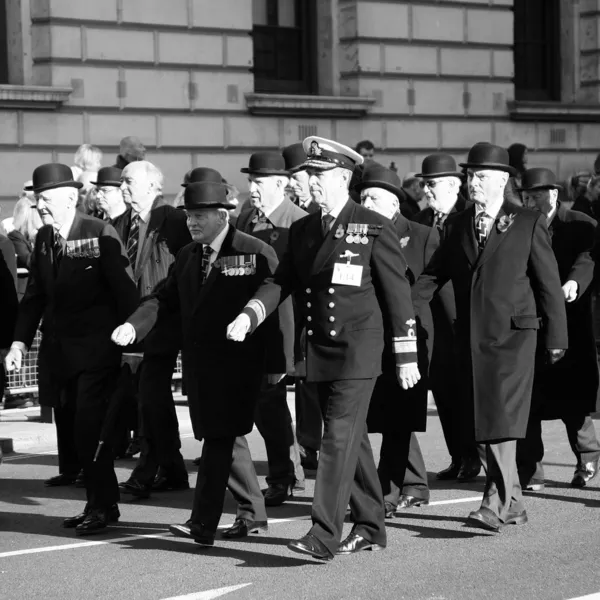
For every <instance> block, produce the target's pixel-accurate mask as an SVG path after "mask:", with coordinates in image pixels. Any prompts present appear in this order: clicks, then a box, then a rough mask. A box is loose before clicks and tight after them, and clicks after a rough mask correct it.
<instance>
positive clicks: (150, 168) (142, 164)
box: [123, 160, 165, 192]
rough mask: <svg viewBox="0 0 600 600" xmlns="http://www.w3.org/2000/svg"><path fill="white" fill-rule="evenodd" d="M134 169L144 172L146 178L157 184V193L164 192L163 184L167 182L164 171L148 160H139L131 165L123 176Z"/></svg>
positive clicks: (125, 169) (126, 168)
mask: <svg viewBox="0 0 600 600" xmlns="http://www.w3.org/2000/svg"><path fill="white" fill-rule="evenodd" d="M132 169H140V170H142V171H143V172H144V175H145V177H146V178H147V179H148V180H149V181H150V182H152V183H154V184H155V187H156V190H157V192H162V189H163V183H164V180H165V177H164V175H163V174H162V171H161V170H160V169H159V168H158V167H157V166H156V165H154V164H152V163H151V162H150V161H147V160H137V161H135V162H131V163H129V164H128V165H127V166H126V167H125V168H124V169H123V174H125V173H126V172H127V171H130V170H132Z"/></svg>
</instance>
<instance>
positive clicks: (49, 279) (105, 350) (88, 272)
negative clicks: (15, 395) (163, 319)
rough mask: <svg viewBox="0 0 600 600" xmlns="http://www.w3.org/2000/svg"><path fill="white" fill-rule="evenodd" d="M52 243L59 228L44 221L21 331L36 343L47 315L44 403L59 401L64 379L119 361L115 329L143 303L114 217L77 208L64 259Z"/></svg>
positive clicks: (19, 336) (21, 337)
mask: <svg viewBox="0 0 600 600" xmlns="http://www.w3.org/2000/svg"><path fill="white" fill-rule="evenodd" d="M53 246H54V229H53V227H52V226H50V225H45V226H43V227H42V228H41V229H40V230H39V231H38V233H37V236H36V239H35V247H34V250H33V254H32V258H31V264H30V268H29V279H28V281H27V289H26V290H25V295H24V296H23V299H22V300H21V303H20V305H19V316H18V320H17V325H16V329H15V338H14V339H15V341H19V342H23V343H24V344H25V345H26V346H27V347H30V346H31V343H32V342H33V339H34V337H35V333H36V330H37V328H38V326H39V324H40V321H42V326H41V328H40V329H41V332H42V342H41V345H40V350H39V359H38V367H39V386H40V404H42V405H44V406H57V405H58V402H59V398H58V396H57V391H58V390H57V387H60V386H57V385H56V382H57V381H66V380H67V379H69V378H71V377H74V376H77V375H79V374H80V373H81V372H84V371H89V370H97V369H102V368H105V367H110V366H113V365H115V364H116V365H117V366H118V364H119V361H120V357H121V350H120V349H119V347H118V346H116V345H115V344H113V342H112V341H111V339H110V336H111V334H112V332H113V331H114V329H115V328H116V327H118V326H119V325H120V324H121V323H123V321H124V320H125V319H126V318H127V316H128V315H129V314H131V312H132V310H134V309H135V307H136V306H137V304H138V292H137V289H136V286H135V284H134V282H133V280H132V278H131V269H130V268H129V261H128V259H127V255H126V252H125V249H124V247H123V244H122V243H121V241H120V240H119V237H118V235H117V232H116V231H115V230H114V228H113V227H112V226H111V225H110V224H108V223H106V222H105V221H101V220H100V219H96V218H95V217H91V216H88V215H85V214H83V213H81V212H80V211H76V213H75V219H74V221H73V224H72V226H71V229H70V231H69V235H68V238H67V242H66V246H65V250H64V254H63V256H62V258H61V260H60V262H59V264H55V255H54V252H53ZM92 248H96V249H97V251H96V253H95V255H94V253H93V252H91V251H90V250H92Z"/></svg>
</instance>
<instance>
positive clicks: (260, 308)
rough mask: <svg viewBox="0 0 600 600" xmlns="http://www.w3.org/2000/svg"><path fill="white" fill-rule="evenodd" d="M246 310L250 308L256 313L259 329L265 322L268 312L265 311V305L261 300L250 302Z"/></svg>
mask: <svg viewBox="0 0 600 600" xmlns="http://www.w3.org/2000/svg"><path fill="white" fill-rule="evenodd" d="M244 308H250V309H251V310H253V311H254V314H255V315H256V320H257V323H256V326H257V327H258V326H259V325H260V324H261V323H262V322H263V321H264V320H265V316H266V314H267V311H266V310H265V305H264V304H263V303H262V302H261V301H260V300H250V302H248V304H246V306H245V307H244Z"/></svg>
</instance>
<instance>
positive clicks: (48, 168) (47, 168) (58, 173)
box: [32, 163, 83, 194]
mask: <svg viewBox="0 0 600 600" xmlns="http://www.w3.org/2000/svg"><path fill="white" fill-rule="evenodd" d="M32 179H33V191H34V192H35V193H36V194H37V193H39V192H45V191H46V190H54V189H56V188H61V187H72V188H77V189H79V188H82V187H83V183H81V182H80V181H75V180H74V179H73V171H71V167H68V166H67V165H62V164H60V163H47V164H45V165H40V166H39V167H37V168H36V169H35V171H34V172H33V177H32Z"/></svg>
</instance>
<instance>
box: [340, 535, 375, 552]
mask: <svg viewBox="0 0 600 600" xmlns="http://www.w3.org/2000/svg"><path fill="white" fill-rule="evenodd" d="M384 548H385V546H381V545H380V544H374V543H373V542H370V541H369V540H366V539H365V538H364V537H362V536H361V535H358V533H354V532H353V531H351V532H350V535H349V536H348V537H347V538H346V539H345V540H344V541H343V542H342V543H341V544H340V545H339V546H338V549H337V552H336V554H356V553H357V552H362V551H363V550H372V551H373V552H377V551H379V550H383V549H384Z"/></svg>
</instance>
